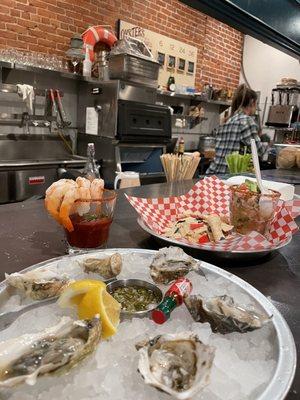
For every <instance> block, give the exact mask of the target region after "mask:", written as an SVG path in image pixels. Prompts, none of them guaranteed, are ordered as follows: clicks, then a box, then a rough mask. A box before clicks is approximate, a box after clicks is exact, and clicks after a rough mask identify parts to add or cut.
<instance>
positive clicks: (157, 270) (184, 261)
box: [150, 246, 200, 284]
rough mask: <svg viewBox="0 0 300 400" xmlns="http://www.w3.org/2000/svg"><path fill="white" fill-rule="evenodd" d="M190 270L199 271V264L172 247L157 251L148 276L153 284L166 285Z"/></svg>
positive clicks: (177, 248)
mask: <svg viewBox="0 0 300 400" xmlns="http://www.w3.org/2000/svg"><path fill="white" fill-rule="evenodd" d="M192 270H198V272H199V271H200V269H199V262H197V261H196V260H195V259H194V258H193V257H190V256H188V255H187V254H186V253H185V252H184V251H183V250H182V249H181V248H180V247H174V246H170V247H163V248H162V249H160V250H158V252H157V254H156V255H155V256H154V258H153V260H152V263H151V265H150V275H151V277H152V279H153V281H154V282H155V283H164V284H168V283H170V282H172V281H174V280H176V279H178V278H180V277H182V276H185V275H186V274H188V273H189V272H190V271H192Z"/></svg>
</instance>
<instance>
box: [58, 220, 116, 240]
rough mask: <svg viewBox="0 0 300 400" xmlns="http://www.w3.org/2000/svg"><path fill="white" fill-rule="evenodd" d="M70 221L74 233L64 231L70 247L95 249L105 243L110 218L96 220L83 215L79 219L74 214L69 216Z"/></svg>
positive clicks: (110, 221)
mask: <svg viewBox="0 0 300 400" xmlns="http://www.w3.org/2000/svg"><path fill="white" fill-rule="evenodd" d="M70 219H71V221H72V224H73V226H74V231H73V232H69V231H67V230H65V232H66V235H67V240H68V242H69V244H70V246H72V247H79V248H97V247H101V246H103V245H104V244H105V243H106V242H107V239H108V234H109V227H110V225H111V223H112V218H109V217H99V218H97V219H89V218H87V217H86V216H85V215H84V216H82V217H81V216H79V215H78V214H76V215H71V216H70Z"/></svg>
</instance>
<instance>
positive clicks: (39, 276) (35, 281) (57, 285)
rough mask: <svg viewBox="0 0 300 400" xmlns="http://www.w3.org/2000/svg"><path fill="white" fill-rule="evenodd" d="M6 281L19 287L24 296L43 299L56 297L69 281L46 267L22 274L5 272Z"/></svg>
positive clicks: (64, 276)
mask: <svg viewBox="0 0 300 400" xmlns="http://www.w3.org/2000/svg"><path fill="white" fill-rule="evenodd" d="M5 278H6V282H7V283H8V284H9V285H10V286H13V287H15V288H16V289H19V290H20V291H21V292H22V293H23V294H24V295H25V296H26V297H30V298H31V299H33V300H44V299H48V298H51V297H57V296H59V295H60V294H61V292H62V291H63V289H64V287H65V286H66V285H67V284H68V283H69V282H70V279H69V278H68V277H67V276H66V275H58V274H57V273H56V272H54V271H51V270H48V269H36V270H33V271H28V272H25V273H23V274H20V273H18V272H16V273H13V274H10V275H8V274H5Z"/></svg>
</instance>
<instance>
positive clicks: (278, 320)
mask: <svg viewBox="0 0 300 400" xmlns="http://www.w3.org/2000/svg"><path fill="white" fill-rule="evenodd" d="M115 252H118V253H120V254H128V253H129V254H132V253H137V254H138V255H140V256H143V257H145V258H149V260H150V259H151V258H152V257H153V256H154V255H155V254H156V251H154V250H144V249H128V248H127V249H120V248H119V249H118V248H115V249H107V250H98V251H89V252H86V253H80V254H73V255H67V256H62V257H56V258H52V259H50V260H47V261H43V262H41V263H38V264H35V265H32V266H30V267H28V268H26V269H24V270H22V271H20V272H27V271H31V270H35V269H37V268H41V267H45V266H49V267H50V266H52V265H55V264H57V262H58V261H61V260H64V259H65V260H67V259H72V260H74V259H77V258H78V257H82V256H86V255H88V256H92V257H96V256H97V255H100V254H103V253H105V254H107V255H110V254H112V253H115ZM201 269H202V270H203V272H204V273H205V272H207V273H210V274H212V275H216V276H217V277H222V278H223V279H225V280H228V281H229V282H231V283H233V284H235V285H237V286H238V287H239V288H240V290H242V291H243V292H244V293H245V294H247V295H248V296H249V297H250V298H251V299H252V300H253V302H254V303H255V304H256V307H257V309H258V310H260V311H261V312H263V313H266V314H268V315H272V319H271V322H270V323H271V324H272V325H273V328H274V337H272V338H270V339H271V340H272V344H273V346H274V350H275V354H276V355H277V366H276V369H275V371H274V374H273V377H272V379H271V381H270V382H269V384H268V385H267V386H266V387H265V389H264V391H263V392H261V393H259V394H258V395H257V397H256V398H255V400H283V399H284V398H285V397H286V395H287V393H288V391H289V389H290V387H291V385H292V382H293V379H294V375H295V371H296V364H297V355H296V354H297V353H296V346H295V342H294V339H293V335H292V333H291V331H290V329H289V327H288V325H287V323H286V321H285V319H284V318H283V316H282V315H281V314H280V312H279V311H278V310H277V308H276V307H275V306H274V305H273V304H272V303H271V302H270V301H269V300H268V299H267V298H266V297H265V296H264V295H263V294H262V293H261V292H259V291H258V290H257V289H255V288H254V287H253V286H251V285H249V284H248V283H247V282H245V281H243V280H242V279H240V278H238V277H237V276H235V275H233V274H231V273H229V272H227V271H225V270H222V269H221V268H218V267H216V266H215V265H212V264H209V263H207V262H204V261H202V262H201ZM5 291H7V285H6V281H5V280H4V281H2V282H1V283H0V304H1V303H3V301H4V298H5V297H6V298H7V293H6V295H4V292H5ZM0 340H1V332H0Z"/></svg>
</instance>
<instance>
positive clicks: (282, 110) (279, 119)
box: [266, 104, 295, 127]
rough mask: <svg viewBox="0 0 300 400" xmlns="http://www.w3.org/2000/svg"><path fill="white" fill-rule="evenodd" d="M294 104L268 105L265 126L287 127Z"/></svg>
mask: <svg viewBox="0 0 300 400" xmlns="http://www.w3.org/2000/svg"><path fill="white" fill-rule="evenodd" d="M294 109H295V106H293V105H280V104H278V105H276V106H270V108H269V114H268V118H267V122H266V125H267V126H278V127H288V126H290V124H291V121H292V116H293V112H294Z"/></svg>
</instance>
